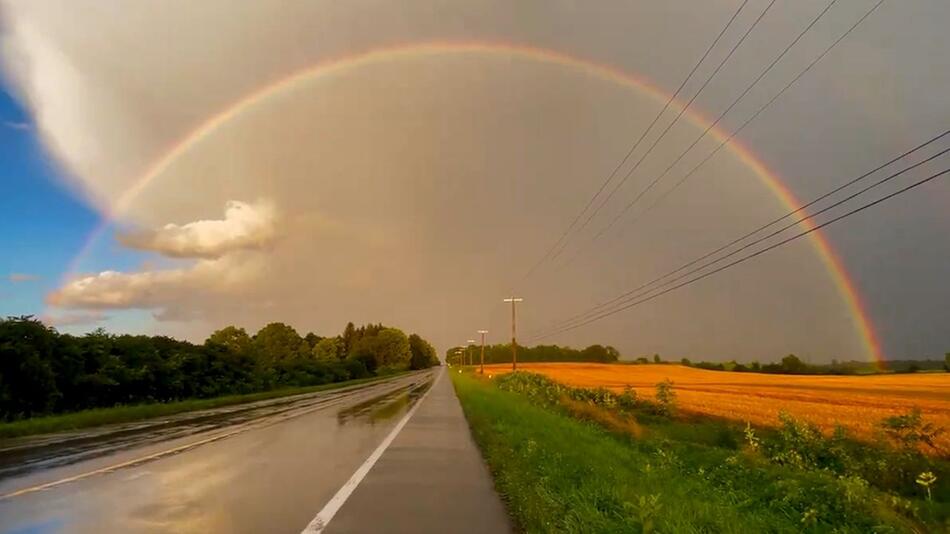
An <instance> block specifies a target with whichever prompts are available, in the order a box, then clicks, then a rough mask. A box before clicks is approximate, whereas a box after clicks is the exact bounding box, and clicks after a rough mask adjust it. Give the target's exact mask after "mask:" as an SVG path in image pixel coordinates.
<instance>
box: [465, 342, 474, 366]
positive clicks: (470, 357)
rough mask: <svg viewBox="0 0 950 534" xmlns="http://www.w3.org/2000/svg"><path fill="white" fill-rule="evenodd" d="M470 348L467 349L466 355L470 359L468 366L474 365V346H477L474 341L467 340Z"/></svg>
mask: <svg viewBox="0 0 950 534" xmlns="http://www.w3.org/2000/svg"><path fill="white" fill-rule="evenodd" d="M467 343H468V346H466V347H465V355H466V356H467V357H468V364H469V365H472V345H474V344H475V340H474V339H469V340H467Z"/></svg>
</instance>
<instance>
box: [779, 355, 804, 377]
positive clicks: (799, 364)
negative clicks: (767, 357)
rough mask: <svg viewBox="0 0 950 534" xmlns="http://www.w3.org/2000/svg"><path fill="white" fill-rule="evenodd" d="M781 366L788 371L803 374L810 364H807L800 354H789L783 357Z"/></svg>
mask: <svg viewBox="0 0 950 534" xmlns="http://www.w3.org/2000/svg"><path fill="white" fill-rule="evenodd" d="M781 368H782V370H783V371H785V372H786V373H792V374H801V373H804V372H805V371H806V370H807V369H808V366H807V365H806V364H805V362H803V361H801V360H800V359H799V358H798V356H795V355H794V354H789V355H788V356H786V357H784V358H782V364H781Z"/></svg>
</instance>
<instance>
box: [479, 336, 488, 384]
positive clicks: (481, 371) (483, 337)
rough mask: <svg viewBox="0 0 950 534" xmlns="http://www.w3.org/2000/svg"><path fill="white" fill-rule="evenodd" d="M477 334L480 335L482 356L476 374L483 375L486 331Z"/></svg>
mask: <svg viewBox="0 0 950 534" xmlns="http://www.w3.org/2000/svg"><path fill="white" fill-rule="evenodd" d="M478 333H479V334H481V335H482V356H481V359H480V361H479V364H480V367H479V370H478V372H479V374H485V334H487V333H488V330H479V331H478Z"/></svg>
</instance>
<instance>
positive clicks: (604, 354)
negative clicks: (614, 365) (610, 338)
mask: <svg viewBox="0 0 950 534" xmlns="http://www.w3.org/2000/svg"><path fill="white" fill-rule="evenodd" d="M555 348H557V347H555ZM581 358H582V359H583V360H584V361H587V362H609V361H613V360H611V358H610V353H609V352H608V351H607V347H604V346H603V345H591V346H589V347H587V348H586V349H584V350H582V351H581Z"/></svg>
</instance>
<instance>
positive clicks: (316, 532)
mask: <svg viewBox="0 0 950 534" xmlns="http://www.w3.org/2000/svg"><path fill="white" fill-rule="evenodd" d="M443 374H445V373H444V369H443V370H440V371H439V376H437V377H435V380H433V381H432V385H431V386H430V387H429V390H428V391H426V392H425V394H424V395H423V396H422V398H420V399H419V400H418V401H417V402H416V404H415V406H413V407H412V409H410V410H409V412H408V413H407V414H406V415H405V416H403V418H402V419H400V420H399V422H398V423H396V426H395V427H394V428H393V429H392V431H391V432H390V433H389V434H388V435H387V436H386V439H384V440H383V442H382V443H380V444H379V447H376V450H375V451H373V454H370V455H369V458H367V459H366V461H365V462H363V465H361V466H360V467H359V469H357V470H356V471H355V472H354V473H353V476H351V477H350V479H349V480H347V481H346V483H344V484H343V486H341V487H340V489H339V490H337V492H336V494H335V495H334V496H333V498H331V499H330V500H329V501H328V502H327V504H325V505H324V506H323V509H322V510H320V511H319V512H318V513H317V515H316V516H315V517H314V518H313V520H312V521H310V523H309V524H307V526H306V527H305V528H304V529H303V530H302V531H300V534H320V533H321V532H323V530H324V529H325V528H327V525H329V524H330V521H331V520H332V519H333V516H335V515H336V513H337V512H338V511H340V508H342V507H343V504H344V503H346V500H347V499H349V498H350V495H352V494H353V492H354V491H355V490H356V487H357V486H359V485H360V482H362V481H363V479H364V478H366V475H367V474H368V473H369V470H370V469H372V468H373V466H374V465H376V461H377V460H379V458H380V456H382V455H383V453H384V452H386V449H388V448H389V445H390V444H391V443H392V442H393V440H394V439H396V436H398V435H399V432H401V431H402V427H404V426H406V423H408V422H409V419H411V418H412V416H413V414H415V413H416V410H418V409H419V406H422V403H423V402H424V401H425V400H426V397H428V396H429V393H432V390H433V389H435V386H436V384H438V383H439V380H440V379H441V378H442V375H443Z"/></svg>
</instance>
